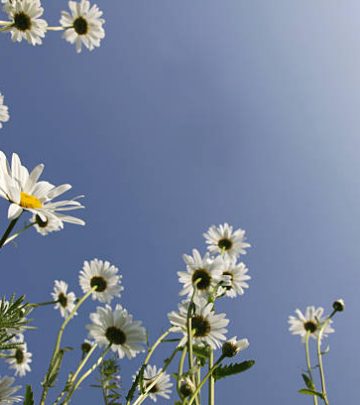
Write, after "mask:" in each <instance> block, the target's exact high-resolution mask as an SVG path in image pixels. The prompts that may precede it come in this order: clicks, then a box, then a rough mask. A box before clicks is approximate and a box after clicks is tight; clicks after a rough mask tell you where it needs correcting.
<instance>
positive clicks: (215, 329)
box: [168, 296, 229, 349]
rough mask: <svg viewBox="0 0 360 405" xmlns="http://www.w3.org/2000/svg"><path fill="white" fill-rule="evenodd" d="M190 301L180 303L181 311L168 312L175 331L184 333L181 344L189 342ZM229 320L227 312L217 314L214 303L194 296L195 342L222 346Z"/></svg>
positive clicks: (193, 327)
mask: <svg viewBox="0 0 360 405" xmlns="http://www.w3.org/2000/svg"><path fill="white" fill-rule="evenodd" d="M189 303H190V302H189V301H183V302H182V303H180V304H179V311H178V312H175V311H172V312H170V313H169V314H168V318H169V321H170V323H171V324H172V325H173V329H172V330H173V332H181V333H183V335H184V336H183V338H182V339H181V340H180V342H179V346H184V345H185V344H186V342H187V313H188V308H189ZM228 324H229V320H228V319H226V314H215V312H214V311H213V304H212V303H208V302H207V300H206V299H205V298H201V297H196V296H195V298H194V314H193V315H192V318H191V327H192V330H193V333H194V337H193V344H196V345H198V346H204V345H209V346H210V347H211V348H213V349H216V348H219V347H221V344H222V341H224V340H225V339H226V336H225V333H226V332H227V329H226V326H227V325H228Z"/></svg>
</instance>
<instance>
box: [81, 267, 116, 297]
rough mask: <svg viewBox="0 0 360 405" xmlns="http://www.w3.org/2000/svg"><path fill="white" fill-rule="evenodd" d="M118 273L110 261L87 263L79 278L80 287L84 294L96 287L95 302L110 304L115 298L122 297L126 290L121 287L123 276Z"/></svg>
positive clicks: (93, 294) (93, 295)
mask: <svg viewBox="0 0 360 405" xmlns="http://www.w3.org/2000/svg"><path fill="white" fill-rule="evenodd" d="M118 271H119V269H118V268H117V267H115V266H113V265H112V264H110V263H109V262H108V261H102V260H98V259H94V260H91V262H88V261H85V262H84V266H83V269H82V271H81V272H80V276H79V282H80V286H81V288H82V290H83V292H84V293H87V292H88V291H90V290H91V289H92V288H94V287H95V286H96V291H94V292H93V293H92V298H93V300H99V301H100V302H103V303H107V304H109V303H110V302H111V300H112V299H113V298H114V297H120V295H121V294H120V293H121V291H122V290H123V289H124V287H123V286H122V285H121V279H122V275H121V274H118Z"/></svg>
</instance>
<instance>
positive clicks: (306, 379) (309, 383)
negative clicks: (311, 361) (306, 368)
mask: <svg viewBox="0 0 360 405" xmlns="http://www.w3.org/2000/svg"><path fill="white" fill-rule="evenodd" d="M301 375H302V378H303V380H304V382H305V384H306V386H307V387H308V388H309V389H310V390H314V389H315V385H314V383H313V381H312V379H311V378H310V377H308V376H307V375H306V374H301Z"/></svg>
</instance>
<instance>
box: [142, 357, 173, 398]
mask: <svg viewBox="0 0 360 405" xmlns="http://www.w3.org/2000/svg"><path fill="white" fill-rule="evenodd" d="M155 379H156V383H155V385H153V386H152V387H151V388H150V391H149V397H150V399H152V400H153V401H154V402H156V401H157V397H158V396H159V397H163V398H165V399H170V394H171V387H172V386H173V384H172V382H170V375H169V374H167V373H164V372H163V371H162V369H161V368H160V369H159V370H158V369H157V368H156V366H151V365H150V364H148V365H147V366H146V368H145V370H144V388H145V389H147V388H148V387H150V385H151V384H152V383H153V382H154V381H155Z"/></svg>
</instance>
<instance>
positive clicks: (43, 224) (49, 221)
mask: <svg viewBox="0 0 360 405" xmlns="http://www.w3.org/2000/svg"><path fill="white" fill-rule="evenodd" d="M31 222H32V223H33V224H34V228H35V229H36V231H37V232H38V233H40V234H41V235H43V236H46V235H48V234H49V233H51V232H57V231H61V230H62V229H63V228H64V224H63V222H62V221H61V220H60V219H59V218H57V217H56V216H49V217H46V220H45V221H43V220H42V219H41V218H40V217H39V215H33V216H32V218H31Z"/></svg>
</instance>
